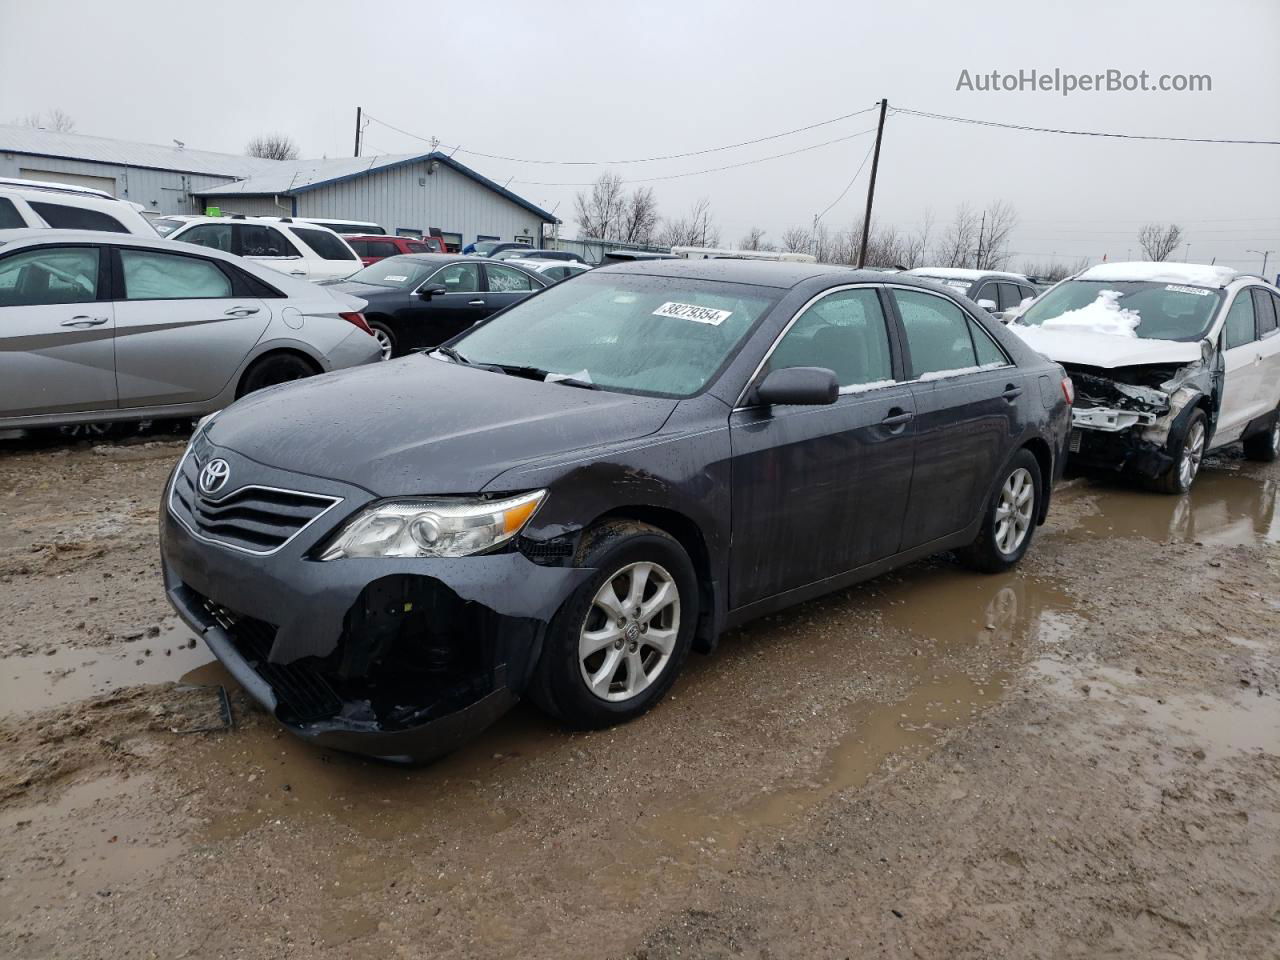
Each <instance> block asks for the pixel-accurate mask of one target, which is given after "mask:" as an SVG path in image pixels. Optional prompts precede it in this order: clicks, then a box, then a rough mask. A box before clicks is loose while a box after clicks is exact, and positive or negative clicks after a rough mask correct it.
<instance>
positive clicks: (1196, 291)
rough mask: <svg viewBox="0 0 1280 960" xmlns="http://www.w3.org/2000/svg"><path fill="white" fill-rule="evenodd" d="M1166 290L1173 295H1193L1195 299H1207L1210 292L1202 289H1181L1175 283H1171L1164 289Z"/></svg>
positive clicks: (1181, 287)
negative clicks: (1170, 291)
mask: <svg viewBox="0 0 1280 960" xmlns="http://www.w3.org/2000/svg"><path fill="white" fill-rule="evenodd" d="M1165 289H1166V290H1172V291H1173V292H1174V293H1194V294H1195V295H1196V296H1197V297H1207V296H1208V295H1209V294H1211V293H1212V292H1213V291H1212V290H1206V289H1205V288H1204V287H1183V286H1179V285H1178V284H1176V283H1171V284H1169V285H1168V286H1166V287H1165Z"/></svg>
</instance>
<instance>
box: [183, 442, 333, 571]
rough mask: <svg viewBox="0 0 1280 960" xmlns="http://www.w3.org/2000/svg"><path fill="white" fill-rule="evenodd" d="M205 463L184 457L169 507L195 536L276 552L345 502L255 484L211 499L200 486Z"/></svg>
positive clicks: (233, 545)
mask: <svg viewBox="0 0 1280 960" xmlns="http://www.w3.org/2000/svg"><path fill="white" fill-rule="evenodd" d="M200 467H201V463H200V462H199V461H198V460H197V459H196V457H195V456H194V455H191V454H188V455H187V457H185V458H184V459H183V461H182V465H181V467H180V468H179V470H178V475H177V476H176V477H175V478H174V481H173V492H172V494H171V495H170V498H169V509H170V510H172V511H173V514H174V516H176V517H177V518H178V519H179V520H181V521H182V522H183V524H185V525H186V527H187V528H188V529H189V530H191V532H192V533H194V534H196V536H198V537H201V538H202V539H205V540H211V541H213V542H215V543H221V544H225V545H226V546H229V547H234V548H236V549H237V550H244V551H247V552H249V553H258V554H267V553H274V552H275V551H277V550H279V549H280V548H281V547H283V546H284V545H285V544H286V543H288V542H289V541H290V540H292V539H293V538H294V537H295V536H297V535H298V533H300V532H301V531H302V529H303V528H304V527H306V526H307V524H309V523H311V522H312V521H313V520H315V519H316V518H317V517H319V516H320V515H321V514H322V513H324V512H325V511H326V510H328V509H329V508H330V507H332V506H333V505H334V504H336V503H338V502H340V498H338V497H326V496H321V495H320V494H315V493H302V492H301V491H297V490H282V489H279V488H276V487H263V486H256V485H250V486H246V487H241V488H240V489H239V490H235V491H233V492H231V493H229V494H227V495H226V496H224V497H220V498H218V499H217V500H209V499H206V498H205V497H202V496H201V495H200V494H199V493H198V492H197V490H196V481H197V478H198V477H199V476H200Z"/></svg>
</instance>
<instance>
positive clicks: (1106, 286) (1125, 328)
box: [1010, 263, 1280, 493]
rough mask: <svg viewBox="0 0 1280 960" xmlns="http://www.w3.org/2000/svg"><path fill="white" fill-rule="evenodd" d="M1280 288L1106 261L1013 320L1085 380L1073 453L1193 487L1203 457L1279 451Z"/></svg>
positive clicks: (1159, 485)
mask: <svg viewBox="0 0 1280 960" xmlns="http://www.w3.org/2000/svg"><path fill="white" fill-rule="evenodd" d="M1278 315H1280V289H1277V288H1276V287H1275V286H1272V285H1271V284H1269V283H1267V282H1266V281H1265V280H1263V279H1262V278H1261V277H1253V276H1245V275H1241V274H1238V273H1236V271H1234V270H1231V269H1228V268H1226V267H1215V266H1203V265H1198V264H1187V263H1112V264H1100V265H1098V266H1095V267H1090V268H1089V269H1087V270H1085V271H1083V272H1082V273H1080V274H1078V275H1076V276H1074V277H1071V278H1069V279H1067V280H1064V281H1062V282H1061V283H1059V284H1057V285H1056V286H1055V287H1053V288H1052V289H1051V290H1049V291H1048V292H1047V293H1045V294H1044V295H1042V296H1041V297H1039V298H1038V299H1037V300H1036V301H1035V302H1034V303H1032V304H1031V305H1030V306H1028V307H1027V308H1026V309H1025V310H1024V311H1022V312H1021V313H1020V315H1019V316H1017V317H1016V318H1015V319H1014V320H1013V323H1012V324H1011V325H1010V329H1012V330H1013V331H1014V332H1015V333H1017V334H1018V335H1019V336H1021V337H1022V338H1023V339H1024V340H1025V341H1026V342H1027V343H1028V344H1029V345H1030V346H1032V347H1033V348H1034V349H1035V350H1038V351H1039V352H1040V353H1043V354H1044V355H1046V356H1048V357H1052V358H1053V359H1054V360H1057V361H1058V362H1060V363H1062V364H1063V365H1064V366H1065V367H1066V369H1067V371H1068V372H1069V373H1070V375H1071V378H1072V381H1073V382H1074V383H1075V387H1076V403H1075V409H1074V411H1073V419H1074V430H1073V432H1072V437H1071V454H1072V457H1073V459H1074V460H1076V461H1077V462H1079V463H1080V464H1082V465H1084V466H1088V467H1102V468H1106V469H1114V470H1125V471H1128V472H1130V473H1133V474H1135V475H1136V476H1138V477H1140V478H1142V479H1143V480H1145V481H1146V482H1147V483H1148V485H1150V486H1151V487H1152V488H1153V489H1155V490H1159V491H1162V492H1165V493H1184V492H1186V491H1187V490H1188V489H1190V487H1191V484H1192V483H1193V482H1194V480H1195V478H1196V474H1197V473H1198V472H1199V469H1200V463H1201V461H1202V459H1203V457H1204V455H1205V454H1206V453H1207V452H1209V451H1211V450H1214V449H1217V448H1220V447H1223V446H1226V445H1228V444H1231V443H1235V442H1238V441H1243V444H1244V452H1245V455H1246V456H1248V457H1251V458H1253V459H1258V460H1274V459H1276V457H1277V455H1278V454H1280V329H1278V327H1280V321H1278V319H1277V317H1278Z"/></svg>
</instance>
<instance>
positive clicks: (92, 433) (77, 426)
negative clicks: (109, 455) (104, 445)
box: [58, 422, 126, 440]
mask: <svg viewBox="0 0 1280 960" xmlns="http://www.w3.org/2000/svg"><path fill="white" fill-rule="evenodd" d="M125 426H126V425H125V424H123V423H119V422H100V423H68V424H66V425H64V426H61V427H58V433H59V435H61V436H63V437H68V438H70V439H72V440H107V439H110V438H111V437H116V436H119V435H120V434H122V433H124V428H125Z"/></svg>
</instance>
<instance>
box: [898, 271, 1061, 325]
mask: <svg viewBox="0 0 1280 960" xmlns="http://www.w3.org/2000/svg"><path fill="white" fill-rule="evenodd" d="M907 272H908V273H909V274H911V276H913V277H921V278H923V279H925V280H934V281H937V282H938V283H941V284H944V285H945V286H948V287H950V288H951V289H953V290H955V291H956V292H957V293H962V294H964V295H965V296H966V297H968V298H969V299H970V300H972V301H973V302H974V303H976V304H977V305H978V306H980V307H982V308H983V309H984V310H986V311H987V312H988V313H991V314H995V315H996V317H998V318H1000V319H1005V317H1006V315H1007V313H1008V312H1009V311H1011V310H1016V309H1017V308H1018V307H1020V306H1021V305H1022V304H1023V303H1025V302H1026V301H1027V300H1034V299H1035V298H1036V297H1038V296H1039V295H1040V294H1041V292H1042V290H1041V289H1040V288H1039V287H1037V286H1036V285H1035V284H1034V283H1033V282H1032V281H1031V279H1030V278H1029V277H1027V276H1026V275H1025V274H1021V273H1009V272H1007V271H1003V270H971V269H967V268H964V267H916V268H915V269H913V270H908V271H907Z"/></svg>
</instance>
